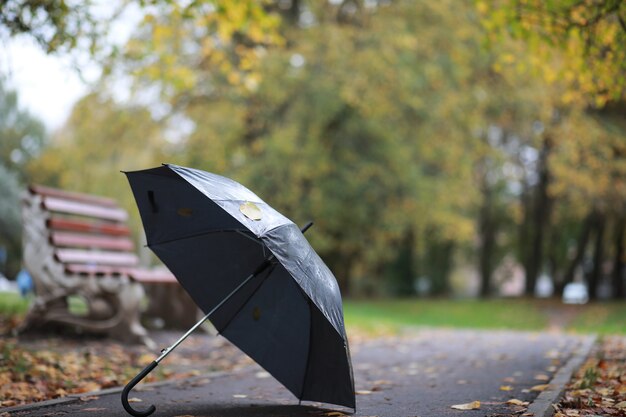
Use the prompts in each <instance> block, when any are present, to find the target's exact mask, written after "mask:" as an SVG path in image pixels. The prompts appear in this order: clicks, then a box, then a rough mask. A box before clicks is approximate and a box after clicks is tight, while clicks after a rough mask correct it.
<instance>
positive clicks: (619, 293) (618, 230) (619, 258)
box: [611, 215, 626, 300]
mask: <svg viewBox="0 0 626 417" xmlns="http://www.w3.org/2000/svg"><path fill="white" fill-rule="evenodd" d="M625 232H626V215H624V216H622V217H621V218H620V219H618V221H617V225H616V227H615V236H614V240H613V241H614V245H615V254H614V256H615V257H614V259H613V272H612V274H611V275H612V277H611V280H612V281H613V282H612V283H613V298H615V299H616V300H622V299H623V298H624V295H625V292H624V261H625V259H626V251H624V233H625Z"/></svg>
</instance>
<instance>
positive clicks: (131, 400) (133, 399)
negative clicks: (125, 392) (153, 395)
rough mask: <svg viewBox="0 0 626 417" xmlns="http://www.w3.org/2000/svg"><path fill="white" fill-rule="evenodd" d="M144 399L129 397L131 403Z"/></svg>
mask: <svg viewBox="0 0 626 417" xmlns="http://www.w3.org/2000/svg"><path fill="white" fill-rule="evenodd" d="M142 401H143V400H142V399H141V398H137V397H133V398H129V399H128V402H129V403H140V402H142Z"/></svg>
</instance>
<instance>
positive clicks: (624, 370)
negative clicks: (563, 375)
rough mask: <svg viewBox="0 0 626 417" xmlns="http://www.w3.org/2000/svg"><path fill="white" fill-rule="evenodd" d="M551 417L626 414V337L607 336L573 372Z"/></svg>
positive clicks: (622, 415) (622, 416)
mask: <svg viewBox="0 0 626 417" xmlns="http://www.w3.org/2000/svg"><path fill="white" fill-rule="evenodd" d="M555 411H556V413H555V414H554V416H555V417H575V416H595V415H598V416H599V415H601V416H620V417H624V416H626V337H624V336H608V337H605V338H603V339H601V340H600V341H599V342H598V343H597V344H596V346H594V348H593V349H592V351H591V353H590V355H589V357H588V358H587V360H586V361H585V363H584V364H583V366H582V367H581V368H580V369H579V370H578V371H577V372H576V373H575V374H574V376H573V377H572V380H571V381H570V382H569V384H568V385H567V387H566V390H565V393H564V395H563V398H562V399H561V401H560V402H559V403H558V404H556V406H555Z"/></svg>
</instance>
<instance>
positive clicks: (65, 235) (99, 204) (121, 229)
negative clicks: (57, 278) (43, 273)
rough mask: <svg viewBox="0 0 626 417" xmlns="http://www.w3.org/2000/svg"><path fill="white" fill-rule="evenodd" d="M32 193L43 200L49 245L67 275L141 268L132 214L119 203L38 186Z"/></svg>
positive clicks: (117, 271) (32, 189)
mask: <svg viewBox="0 0 626 417" xmlns="http://www.w3.org/2000/svg"><path fill="white" fill-rule="evenodd" d="M29 192H30V194H31V196H35V195H36V196H39V197H40V200H41V209H42V210H43V211H44V212H45V213H46V215H47V218H46V228H47V229H48V239H49V244H50V245H51V246H53V247H54V257H55V259H56V260H57V261H59V262H61V263H63V264H64V266H65V270H66V271H67V272H69V273H73V274H81V275H82V274H85V275H93V274H95V275H117V274H124V273H127V271H129V270H132V269H133V268H134V267H136V266H137V265H138V263H139V259H138V257H137V255H136V254H135V252H134V251H135V245H134V243H133V241H132V239H131V234H130V230H129V228H128V226H127V224H126V222H127V220H128V213H127V212H126V211H125V210H124V209H123V208H121V207H120V206H119V205H118V204H117V202H116V201H115V200H112V199H109V198H104V197H98V196H93V195H89V194H82V193H75V192H68V191H64V190H58V189H55V188H49V187H43V186H38V185H32V186H30V187H29Z"/></svg>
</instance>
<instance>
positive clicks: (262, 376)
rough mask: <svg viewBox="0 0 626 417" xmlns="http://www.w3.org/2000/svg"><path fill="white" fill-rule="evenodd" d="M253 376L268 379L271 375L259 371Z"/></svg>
mask: <svg viewBox="0 0 626 417" xmlns="http://www.w3.org/2000/svg"><path fill="white" fill-rule="evenodd" d="M254 376H256V377H257V378H259V379H265V378H269V377H270V376H271V375H270V374H269V372H265V371H260V372H257V373H256V374H255V375H254Z"/></svg>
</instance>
